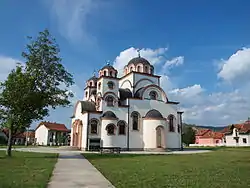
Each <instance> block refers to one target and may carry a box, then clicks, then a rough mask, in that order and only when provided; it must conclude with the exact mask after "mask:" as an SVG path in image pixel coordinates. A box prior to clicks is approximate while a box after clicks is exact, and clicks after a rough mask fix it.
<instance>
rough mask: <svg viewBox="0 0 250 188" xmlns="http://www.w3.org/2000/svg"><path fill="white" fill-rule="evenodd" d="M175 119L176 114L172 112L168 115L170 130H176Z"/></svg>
mask: <svg viewBox="0 0 250 188" xmlns="http://www.w3.org/2000/svg"><path fill="white" fill-rule="evenodd" d="M174 120H175V116H174V115H173V114H170V115H169V116H168V125H169V132H175V130H174Z"/></svg>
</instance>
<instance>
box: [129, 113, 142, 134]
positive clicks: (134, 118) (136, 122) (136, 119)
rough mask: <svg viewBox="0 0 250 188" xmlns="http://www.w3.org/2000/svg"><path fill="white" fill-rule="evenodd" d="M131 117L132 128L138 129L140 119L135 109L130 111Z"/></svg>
mask: <svg viewBox="0 0 250 188" xmlns="http://www.w3.org/2000/svg"><path fill="white" fill-rule="evenodd" d="M131 117H132V130H134V131H139V128H140V119H141V115H140V113H139V112H137V111H133V112H132V113H131Z"/></svg>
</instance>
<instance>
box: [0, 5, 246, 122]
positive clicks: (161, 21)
mask: <svg viewBox="0 0 250 188" xmlns="http://www.w3.org/2000/svg"><path fill="white" fill-rule="evenodd" d="M249 7H250V2H248V1H245V0H238V1H232V0H229V1H226V0H224V1H223V0H221V1H215V0H212V1H208V0H190V1H180V0H179V1H161V0H156V1H150V2H146V1H143V0H136V1H134V0H126V1H125V0H119V1H116V0H106V1H103V0H102V1H101V0H93V1H91V0H74V1H71V0H43V1H42V0H41V1H39V0H37V1H32V0H26V1H17V0H16V1H14V0H2V1H1V2H0V22H1V28H2V29H1V35H0V41H1V42H0V69H2V71H1V70H0V80H1V79H2V80H3V79H4V77H5V76H6V75H7V74H8V71H9V70H10V68H13V65H14V64H13V62H14V60H22V59H21V56H20V54H21V52H22V50H24V48H25V44H26V43H27V40H26V38H25V36H27V35H30V36H36V34H37V33H38V32H39V31H42V30H44V29H45V28H48V29H49V30H50V32H51V34H52V35H53V36H54V37H55V38H56V40H57V42H58V44H59V46H60V48H61V56H62V58H63V64H64V65H65V67H66V68H67V69H68V70H69V71H70V72H72V73H73V75H74V78H75V81H76V84H75V85H74V86H73V87H72V88H71V90H72V91H74V92H75V94H76V97H75V98H74V100H73V102H74V101H75V100H77V99H81V98H82V96H83V91H82V90H83V87H84V85H85V80H86V79H87V78H88V77H89V76H91V74H92V72H93V70H94V69H96V70H98V69H99V68H101V67H102V66H103V65H105V63H106V61H107V60H110V61H111V62H113V63H114V66H115V67H116V68H119V67H122V66H123V65H125V64H126V61H127V60H129V59H130V58H132V57H133V56H135V55H136V53H135V51H136V49H137V48H140V49H143V50H142V56H144V57H147V58H148V59H149V60H150V61H153V62H154V63H153V64H154V65H155V68H156V72H157V73H158V74H159V75H162V87H164V89H165V91H166V92H167V95H168V96H169V97H170V98H171V99H172V100H179V101H180V102H181V108H182V109H183V110H184V111H185V116H184V118H185V121H186V122H188V123H197V124H201V125H214V126H223V125H227V124H229V123H236V122H239V121H241V120H245V119H247V117H248V116H250V107H249V106H250V105H249V104H250V102H249V99H248V97H247V96H249V94H250V87H249V83H248V80H249V78H248V77H247V73H248V74H249V71H250V50H249V49H250V48H249V47H250V37H249V36H250V35H249V33H250V24H249V23H250V11H249ZM159 49H161V50H159ZM234 54H236V55H234ZM162 67H165V68H162ZM62 114H64V115H63V117H62ZM71 114H72V108H66V109H62V108H59V109H57V110H56V111H53V112H52V113H51V116H50V117H48V118H47V119H48V120H52V121H58V122H62V123H65V124H67V126H70V119H69V118H68V117H70V116H71ZM33 126H35V124H34V125H33Z"/></svg>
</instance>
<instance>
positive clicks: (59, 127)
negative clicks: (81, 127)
mask: <svg viewBox="0 0 250 188" xmlns="http://www.w3.org/2000/svg"><path fill="white" fill-rule="evenodd" d="M41 125H44V126H45V127H46V128H47V129H49V130H53V131H61V132H69V131H70V130H69V129H67V127H66V126H65V125H64V124H60V123H52V122H46V121H45V122H41V123H40V124H39V125H38V126H37V128H36V129H38V127H40V126H41Z"/></svg>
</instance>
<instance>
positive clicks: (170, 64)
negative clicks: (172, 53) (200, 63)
mask: <svg viewBox="0 0 250 188" xmlns="http://www.w3.org/2000/svg"><path fill="white" fill-rule="evenodd" d="M183 63H184V57H183V56H179V57H175V58H173V59H171V60H167V61H166V63H165V64H164V65H163V68H165V69H166V68H167V67H170V68H171V67H174V66H179V65H182V64H183Z"/></svg>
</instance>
